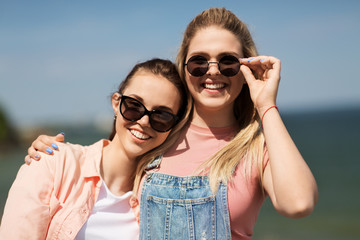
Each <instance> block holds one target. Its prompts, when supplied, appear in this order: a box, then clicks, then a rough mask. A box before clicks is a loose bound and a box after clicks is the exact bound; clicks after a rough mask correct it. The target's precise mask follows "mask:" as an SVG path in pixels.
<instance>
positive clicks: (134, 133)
mask: <svg viewBox="0 0 360 240" xmlns="http://www.w3.org/2000/svg"><path fill="white" fill-rule="evenodd" d="M130 132H131V134H132V135H134V136H135V137H137V138H139V139H142V140H146V139H149V138H150V136H149V135H147V134H144V133H141V132H139V131H136V130H134V129H132V130H130Z"/></svg>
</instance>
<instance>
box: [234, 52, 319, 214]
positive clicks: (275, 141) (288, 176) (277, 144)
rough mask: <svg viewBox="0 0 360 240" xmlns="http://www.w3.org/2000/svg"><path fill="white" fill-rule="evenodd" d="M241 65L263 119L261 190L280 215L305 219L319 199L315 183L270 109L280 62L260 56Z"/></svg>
mask: <svg viewBox="0 0 360 240" xmlns="http://www.w3.org/2000/svg"><path fill="white" fill-rule="evenodd" d="M241 63H242V64H243V65H242V66H241V71H242V72H243V74H244V76H245V79H246V81H247V84H248V85H249V88H250V93H251V98H252V100H253V102H254V104H255V107H256V108H257V111H258V113H259V116H260V117H262V119H263V122H262V126H263V132H264V136H265V142H266V147H267V150H268V154H269V163H268V165H267V166H266V167H265V170H264V178H263V187H264V189H265V191H266V192H267V194H268V195H269V197H270V199H271V201H272V203H273V205H274V207H275V209H276V210H277V211H278V212H279V213H280V214H282V215H284V216H286V217H290V218H300V217H305V216H307V215H309V214H310V213H311V212H312V211H313V208H314V206H315V204H316V202H317V200H318V189H317V185H316V181H315V178H314V176H313V174H312V173H311V170H310V168H309V167H308V165H307V164H306V162H305V160H304V159H303V157H302V156H301V154H300V152H299V150H298V149H297V147H296V145H295V143H294V142H293V140H292V138H291V136H290V135H289V133H288V131H287V129H286V127H285V125H284V123H283V121H282V119H281V116H280V114H279V112H278V111H277V109H276V108H271V109H269V108H270V107H271V106H275V105H276V96H277V91H278V86H279V83H280V69H281V63H280V60H278V59H276V58H274V57H266V56H259V57H256V58H253V59H242V60H241ZM250 69H252V70H254V71H256V73H257V74H258V76H259V78H260V79H256V78H255V77H254V75H253V74H252V72H251V70H250ZM268 109H269V110H268ZM266 110H268V111H267V112H266ZM265 112H266V113H265ZM264 114H265V115H264Z"/></svg>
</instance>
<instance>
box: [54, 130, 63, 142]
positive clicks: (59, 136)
mask: <svg viewBox="0 0 360 240" xmlns="http://www.w3.org/2000/svg"><path fill="white" fill-rule="evenodd" d="M55 140H56V141H57V142H64V141H65V133H63V132H61V133H59V134H58V135H56V136H55Z"/></svg>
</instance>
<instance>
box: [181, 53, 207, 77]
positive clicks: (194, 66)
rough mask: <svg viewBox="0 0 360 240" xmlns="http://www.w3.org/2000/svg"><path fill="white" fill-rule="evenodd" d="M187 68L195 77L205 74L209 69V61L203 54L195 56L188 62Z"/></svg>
mask: <svg viewBox="0 0 360 240" xmlns="http://www.w3.org/2000/svg"><path fill="white" fill-rule="evenodd" d="M186 66H187V70H188V72H189V73H190V74H191V75H193V76H194V77H200V76H203V75H204V74H205V73H206V72H207V71H208V66H209V65H208V62H207V60H206V58H205V57H203V56H193V57H191V58H190V59H189V60H188V62H187V65H186Z"/></svg>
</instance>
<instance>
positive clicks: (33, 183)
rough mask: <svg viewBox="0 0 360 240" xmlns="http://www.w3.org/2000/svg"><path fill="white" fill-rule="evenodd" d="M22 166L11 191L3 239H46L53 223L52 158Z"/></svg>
mask: <svg viewBox="0 0 360 240" xmlns="http://www.w3.org/2000/svg"><path fill="white" fill-rule="evenodd" d="M43 158H44V159H43V160H42V161H39V162H34V163H33V164H31V166H28V165H23V166H21V168H20V170H19V172H18V174H17V177H16V179H15V181H14V183H13V185H12V187H11V189H10V191H9V194H8V198H7V202H6V205H5V209H4V214H3V217H2V222H1V228H0V239H45V238H46V234H47V230H48V226H49V223H50V220H51V214H52V213H51V209H52V207H51V206H50V202H51V193H52V190H53V178H54V177H53V173H54V171H53V166H52V165H51V161H49V160H51V159H46V156H44V155H43Z"/></svg>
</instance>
